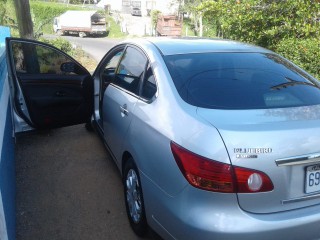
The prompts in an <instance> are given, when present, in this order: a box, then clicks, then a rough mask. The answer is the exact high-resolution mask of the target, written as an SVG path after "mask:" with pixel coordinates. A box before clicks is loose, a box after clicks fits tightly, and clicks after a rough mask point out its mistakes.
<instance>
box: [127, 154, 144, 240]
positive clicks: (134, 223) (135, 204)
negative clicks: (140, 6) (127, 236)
mask: <svg viewBox="0 0 320 240" xmlns="http://www.w3.org/2000/svg"><path fill="white" fill-rule="evenodd" d="M123 186H124V199H125V205H126V210H127V216H128V219H129V222H130V225H131V228H132V229H133V231H134V232H135V234H136V235H138V236H140V237H143V236H145V235H146V233H147V232H148V224H147V218H146V215H145V209H144V201H143V193H142V188H141V182H140V176H139V171H138V169H137V167H136V165H135V164H134V162H133V159H132V158H131V159H129V160H128V161H127V162H126V164H125V166H124V170H123Z"/></svg>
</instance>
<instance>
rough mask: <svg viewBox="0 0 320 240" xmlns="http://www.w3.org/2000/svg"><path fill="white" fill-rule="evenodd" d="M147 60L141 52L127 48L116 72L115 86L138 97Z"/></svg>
mask: <svg viewBox="0 0 320 240" xmlns="http://www.w3.org/2000/svg"><path fill="white" fill-rule="evenodd" d="M146 65H147V58H146V56H145V55H144V54H142V53H141V52H140V51H139V50H137V49H135V48H133V47H130V46H129V47H127V49H126V51H125V53H124V55H123V57H122V59H121V61H120V64H119V66H118V68H117V70H116V76H115V80H114V84H116V85H117V86H119V87H121V88H123V89H125V90H127V91H129V92H131V93H134V94H136V95H138V92H139V83H140V80H141V79H142V78H143V76H144V72H145V69H146Z"/></svg>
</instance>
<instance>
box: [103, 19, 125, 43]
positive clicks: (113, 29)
mask: <svg viewBox="0 0 320 240" xmlns="http://www.w3.org/2000/svg"><path fill="white" fill-rule="evenodd" d="M106 21H107V25H108V27H107V28H108V30H109V33H108V37H110V38H123V37H126V36H127V35H126V34H125V33H123V32H121V28H120V25H119V24H117V23H116V22H115V20H114V19H113V18H112V17H111V16H107V17H106Z"/></svg>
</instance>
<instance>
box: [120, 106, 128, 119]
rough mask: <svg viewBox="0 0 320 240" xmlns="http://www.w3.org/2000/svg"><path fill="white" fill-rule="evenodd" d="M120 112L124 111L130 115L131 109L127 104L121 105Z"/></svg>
mask: <svg viewBox="0 0 320 240" xmlns="http://www.w3.org/2000/svg"><path fill="white" fill-rule="evenodd" d="M120 112H122V113H123V114H124V115H126V116H128V113H129V111H128V109H127V104H124V105H123V106H120Z"/></svg>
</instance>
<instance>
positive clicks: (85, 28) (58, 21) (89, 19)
mask: <svg viewBox="0 0 320 240" xmlns="http://www.w3.org/2000/svg"><path fill="white" fill-rule="evenodd" d="M53 29H54V32H55V33H56V34H58V35H64V34H77V35H79V37H85V36H89V35H102V34H105V33H106V19H105V17H103V16H101V15H100V14H99V13H97V12H96V11H66V12H65V13H63V14H61V15H60V16H59V17H56V18H54V23H53Z"/></svg>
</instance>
